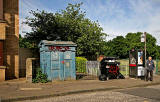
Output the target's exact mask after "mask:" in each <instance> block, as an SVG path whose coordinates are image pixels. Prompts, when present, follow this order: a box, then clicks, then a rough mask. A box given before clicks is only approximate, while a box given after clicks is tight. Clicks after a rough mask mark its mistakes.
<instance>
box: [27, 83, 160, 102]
mask: <svg viewBox="0 0 160 102" xmlns="http://www.w3.org/2000/svg"><path fill="white" fill-rule="evenodd" d="M26 102H160V85H156V86H149V87H145V88H142V87H141V88H130V89H123V90H114V91H99V92H90V93H81V94H72V95H66V96H58V97H50V98H45V99H38V100H26Z"/></svg>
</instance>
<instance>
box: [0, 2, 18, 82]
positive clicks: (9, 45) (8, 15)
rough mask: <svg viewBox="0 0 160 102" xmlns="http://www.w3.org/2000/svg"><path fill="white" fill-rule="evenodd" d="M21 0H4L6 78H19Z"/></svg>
mask: <svg viewBox="0 0 160 102" xmlns="http://www.w3.org/2000/svg"><path fill="white" fill-rule="evenodd" d="M18 3H19V0H3V14H4V21H5V24H6V26H5V36H6V38H5V40H4V65H5V66H7V69H6V79H12V78H19V4H18Z"/></svg>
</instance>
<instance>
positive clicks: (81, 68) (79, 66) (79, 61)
mask: <svg viewBox="0 0 160 102" xmlns="http://www.w3.org/2000/svg"><path fill="white" fill-rule="evenodd" d="M86 62H87V59H86V58H84V57H76V72H79V73H85V72H86Z"/></svg>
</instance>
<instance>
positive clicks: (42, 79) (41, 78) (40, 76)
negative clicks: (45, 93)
mask: <svg viewBox="0 0 160 102" xmlns="http://www.w3.org/2000/svg"><path fill="white" fill-rule="evenodd" d="M32 82H33V83H47V82H48V79H47V75H46V74H44V73H42V70H41V69H40V68H38V69H37V70H36V76H35V78H34V79H32Z"/></svg>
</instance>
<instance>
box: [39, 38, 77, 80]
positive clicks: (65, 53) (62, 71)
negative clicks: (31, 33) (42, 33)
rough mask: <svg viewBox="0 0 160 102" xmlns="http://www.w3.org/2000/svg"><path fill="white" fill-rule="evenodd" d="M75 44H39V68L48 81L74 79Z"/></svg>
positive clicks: (57, 42) (47, 42)
mask: <svg viewBox="0 0 160 102" xmlns="http://www.w3.org/2000/svg"><path fill="white" fill-rule="evenodd" d="M76 46H77V45H76V44H75V43H73V42H71V41H47V40H42V41H41V42H40V43H39V48H40V68H41V69H42V72H43V73H45V74H47V76H48V80H51V81H52V80H71V79H76V68H75V52H76Z"/></svg>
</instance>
